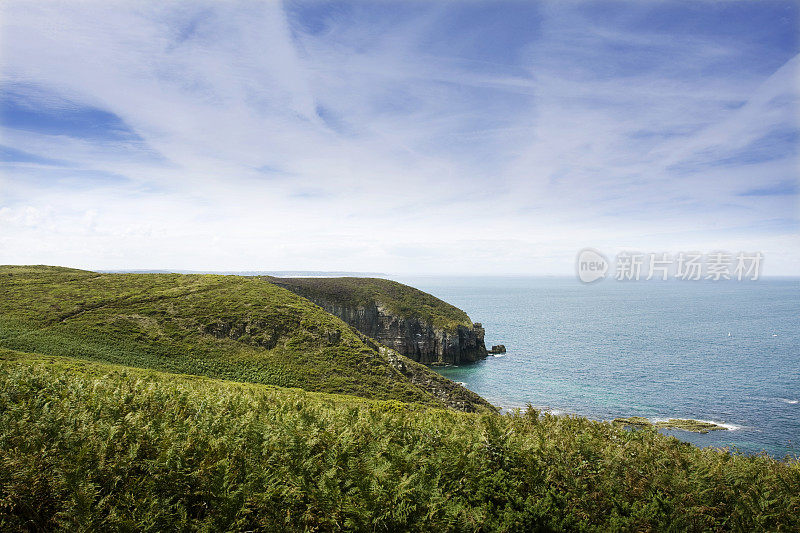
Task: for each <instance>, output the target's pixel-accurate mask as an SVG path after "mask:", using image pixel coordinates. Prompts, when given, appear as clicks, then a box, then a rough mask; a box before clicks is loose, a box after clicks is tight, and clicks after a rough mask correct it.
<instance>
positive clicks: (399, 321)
mask: <svg viewBox="0 0 800 533" xmlns="http://www.w3.org/2000/svg"><path fill="white" fill-rule="evenodd" d="M312 301H313V302H314V303H316V304H317V305H319V306H320V307H322V308H323V309H325V310H326V311H327V312H329V313H331V314H333V315H335V316H337V317H339V318H341V319H342V320H344V321H345V322H347V323H348V324H350V325H351V326H353V327H354V328H356V329H357V330H358V331H360V332H361V333H363V334H364V335H366V336H368V337H371V338H373V339H375V340H376V341H378V342H379V343H381V344H383V345H384V346H387V347H389V348H391V349H393V350H395V351H397V352H399V353H400V354H402V355H405V356H406V357H408V358H409V359H411V360H413V361H417V362H419V363H423V364H455V365H457V364H460V363H470V362H475V361H478V360H479V359H482V358H484V357H486V345H485V344H484V341H483V337H484V329H483V327H481V325H480V324H474V325H473V326H472V327H471V328H468V327H466V326H457V327H456V329H455V331H447V330H444V329H438V328H435V327H434V326H433V325H431V324H427V323H425V322H423V321H421V320H419V319H415V318H403V317H399V316H396V315H394V314H392V313H391V312H390V311H389V310H388V309H386V308H385V307H383V306H381V305H380V304H377V303H376V304H373V305H368V306H359V307H348V306H345V305H341V304H337V303H333V302H330V301H325V300H322V299H319V298H315V299H312Z"/></svg>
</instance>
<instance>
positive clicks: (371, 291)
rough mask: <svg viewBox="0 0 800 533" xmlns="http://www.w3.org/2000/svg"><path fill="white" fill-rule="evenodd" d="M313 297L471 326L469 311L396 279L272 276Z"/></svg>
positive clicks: (444, 325) (449, 326)
mask: <svg viewBox="0 0 800 533" xmlns="http://www.w3.org/2000/svg"><path fill="white" fill-rule="evenodd" d="M269 279H270V280H271V281H272V282H273V283H275V284H277V285H280V286H282V287H286V288H288V289H289V290H291V291H293V292H296V293H297V294H301V295H303V296H305V297H307V298H310V299H312V300H315V301H318V300H325V301H327V302H331V303H336V304H339V305H344V306H349V307H359V306H368V305H374V304H379V305H381V306H383V307H385V308H386V309H387V310H388V311H389V312H391V313H392V314H393V315H396V316H399V317H402V318H411V319H418V320H422V321H423V322H427V323H429V324H433V326H434V327H436V328H439V329H445V330H449V331H455V330H456V328H457V327H458V326H465V327H468V328H470V327H472V321H471V320H470V318H469V316H467V313H465V312H464V311H462V310H461V309H459V308H458V307H455V306H454V305H451V304H449V303H447V302H445V301H442V300H440V299H439V298H437V297H435V296H433V295H431V294H428V293H427V292H423V291H421V290H419V289H415V288H414V287H409V286H408V285H404V284H402V283H398V282H396V281H392V280H388V279H381V278H351V277H348V278H274V277H270V278H269Z"/></svg>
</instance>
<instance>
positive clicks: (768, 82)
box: [0, 0, 800, 275]
mask: <svg viewBox="0 0 800 533" xmlns="http://www.w3.org/2000/svg"><path fill="white" fill-rule="evenodd" d="M799 17H800V3H798V2H767V1H762V2H745V1H738V2H724V1H722V2H710V1H709V2H703V1H700V2H633V1H630V2H608V1H604V2H466V1H465V2H451V1H447V2H445V1H441V2H436V1H425V2H317V1H314V2H296V1H289V2H284V3H278V2H192V3H191V4H190V3H186V2H182V3H178V2H127V3H126V2H121V3H116V4H115V5H110V3H103V2H69V3H68V2H36V1H14V0H11V1H5V2H3V3H2V4H0V26H2V28H0V263H46V264H62V265H69V266H77V267H86V268H95V269H117V268H176V269H178V268H179V269H198V270H199V269H219V270H245V269H248V270H249V269H261V270H284V269H302V270H313V269H319V270H350V271H353V270H361V271H381V272H387V273H398V274H411V273H430V274H437V273H439V274H441V273H445V274H446V273H452V274H508V273H516V274H571V273H572V271H573V270H572V269H573V261H574V257H575V254H576V252H577V251H578V250H579V249H581V248H583V247H586V246H591V247H594V248H598V249H600V250H603V251H605V252H607V253H608V254H612V255H613V254H614V253H616V252H618V251H620V250H623V249H628V250H631V249H634V250H640V251H643V252H675V253H677V252H680V251H689V250H699V251H707V252H710V251H713V250H728V251H732V252H738V251H762V252H763V253H764V254H765V263H764V273H765V274H775V275H781V274H783V275H785V274H800V192H799V191H798V180H799V179H800V178H799V176H798V172H799V170H798V168H799V167H800V155H799V154H798V144H799V143H798V140H799V139H800V126H799V125H800V119H799V116H798V114H799V113H800V108H798V95H799V94H800V88H799V87H798V80H800V56H798V53H800V40H799V39H798V35H799V33H800V32H799V30H800V21H799Z"/></svg>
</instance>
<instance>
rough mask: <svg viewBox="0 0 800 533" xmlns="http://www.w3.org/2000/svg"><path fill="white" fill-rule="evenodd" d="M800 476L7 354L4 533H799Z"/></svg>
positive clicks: (610, 439)
mask: <svg viewBox="0 0 800 533" xmlns="http://www.w3.org/2000/svg"><path fill="white" fill-rule="evenodd" d="M798 487H800V464H798V463H797V462H789V463H784V462H779V461H776V460H774V459H771V458H769V457H765V456H757V457H747V456H742V455H737V454H729V453H727V452H722V451H714V450H712V449H699V448H696V447H693V446H691V445H689V444H685V443H681V442H679V441H678V440H677V439H675V438H672V437H665V436H663V435H660V434H658V433H657V432H656V431H655V430H653V429H644V430H638V431H626V430H623V429H621V428H619V427H616V426H614V425H612V424H608V423H598V422H591V421H588V420H586V419H582V418H573V417H555V416H550V415H544V416H541V415H539V414H538V413H537V412H535V411H533V410H531V411H528V412H526V413H518V414H511V415H506V416H500V415H493V414H485V415H478V414H468V413H459V412H455V411H452V410H440V409H429V408H425V407H422V406H419V405H417V406H411V405H407V404H402V403H400V402H396V401H388V402H387V401H374V400H366V399H359V398H354V397H352V396H334V395H326V394H319V393H309V392H304V391H300V390H297V389H281V388H275V387H269V386H263V385H253V384H243V383H236V382H231V381H220V380H213V379H208V378H202V377H197V376H185V375H175V374H164V373H160V372H156V371H152V370H142V369H134V368H127V367H122V366H112V365H106V364H99V363H92V362H87V361H79V360H74V359H66V358H57V357H45V356H36V355H31V354H20V353H14V352H9V351H6V350H2V349H0V530H3V531H16V530H51V531H53V530H81V531H98V530H101V531H197V530H200V531H229V530H236V531H336V530H341V529H347V530H355V531H535V530H544V531H548V530H564V531H728V530H731V531H797V530H798V527H800V524H798V517H800V491H798V490H797V489H798Z"/></svg>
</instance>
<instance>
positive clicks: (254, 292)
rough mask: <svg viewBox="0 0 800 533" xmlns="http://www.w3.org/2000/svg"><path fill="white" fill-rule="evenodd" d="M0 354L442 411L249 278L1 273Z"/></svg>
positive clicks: (294, 299)
mask: <svg viewBox="0 0 800 533" xmlns="http://www.w3.org/2000/svg"><path fill="white" fill-rule="evenodd" d="M0 347H5V348H9V349H14V350H21V351H25V352H37V353H42V354H48V355H59V356H70V357H79V358H83V359H89V360H95V361H104V362H110V363H118V364H124V365H128V366H136V367H145V368H153V369H158V370H165V371H169V372H177V373H187V374H199V375H205V376H210V377H217V378H224V379H230V380H236V381H244V382H253V383H263V384H271V385H279V386H283V387H300V388H303V389H307V390H314V391H321V392H335V393H342V394H353V395H358V396H363V397H368V398H377V399H387V400H388V399H395V400H400V401H404V402H418V403H422V404H425V405H431V406H442V405H443V404H442V403H441V402H440V401H439V400H438V399H436V398H435V397H434V396H433V395H431V394H430V393H428V392H426V391H425V390H423V389H422V388H420V387H418V386H416V385H414V384H412V383H411V381H410V380H409V379H408V378H406V377H405V376H403V375H402V374H401V373H400V372H398V371H396V370H394V369H393V368H392V367H391V366H390V365H389V363H388V361H387V360H386V358H385V357H384V356H382V355H381V354H380V353H379V352H378V350H376V349H375V348H374V347H370V346H368V345H367V344H365V343H364V342H363V341H362V340H361V338H360V336H359V335H358V334H357V333H356V332H354V331H353V330H352V329H351V328H350V327H349V326H348V325H346V324H345V323H344V322H342V321H341V320H339V319H338V318H336V317H334V316H332V315H330V314H329V313H326V312H325V311H323V310H322V309H320V308H319V307H318V306H316V305H314V304H312V303H311V302H309V301H308V300H306V299H305V298H302V297H300V296H298V295H296V294H294V293H292V292H290V291H288V290H285V289H283V288H280V287H277V286H276V285H274V284H272V283H270V282H269V281H268V280H266V279H263V278H257V277H241V276H220V275H184V274H98V273H95V272H88V271H82V270H74V269H65V268H59V267H42V266H36V267H15V266H2V267H0ZM420 372H428V373H430V375H431V379H442V378H438V375H436V374H434V373H433V372H431V371H430V370H428V369H421V370H420ZM475 398H477V399H478V400H480V399H479V398H478V397H477V396H476V397H475ZM478 403H481V402H478ZM486 407H488V405H486V404H484V405H477V404H476V408H478V409H482V408H486Z"/></svg>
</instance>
